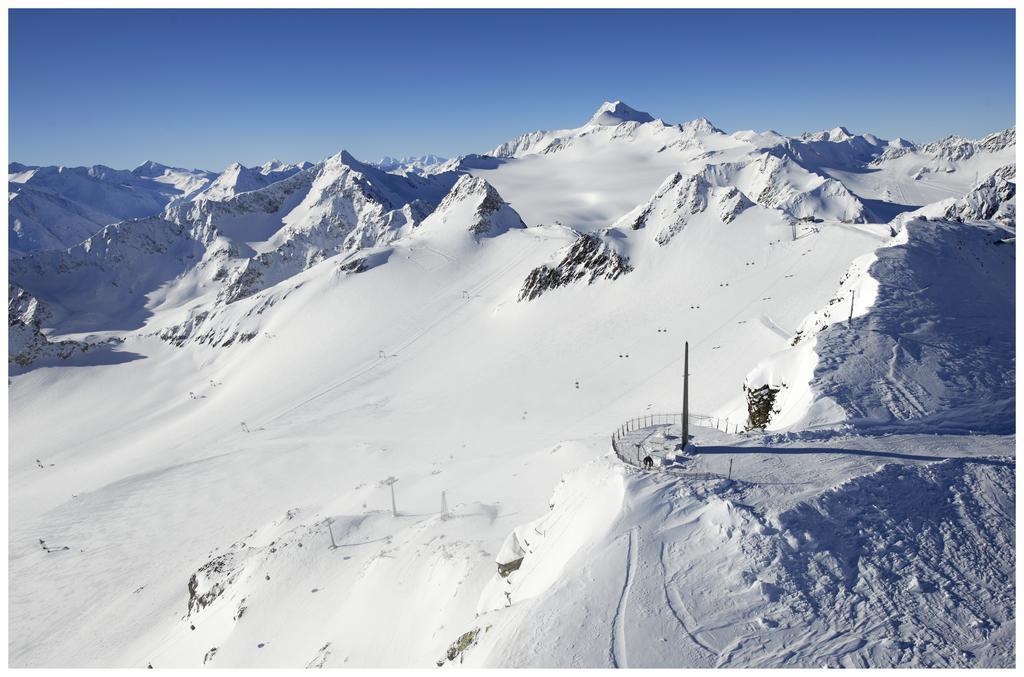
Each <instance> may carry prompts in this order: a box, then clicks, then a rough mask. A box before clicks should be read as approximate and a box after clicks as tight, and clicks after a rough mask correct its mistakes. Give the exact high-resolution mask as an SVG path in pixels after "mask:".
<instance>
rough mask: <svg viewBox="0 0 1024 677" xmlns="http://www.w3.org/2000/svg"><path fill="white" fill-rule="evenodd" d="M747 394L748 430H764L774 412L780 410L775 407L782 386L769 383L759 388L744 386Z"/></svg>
mask: <svg viewBox="0 0 1024 677" xmlns="http://www.w3.org/2000/svg"><path fill="white" fill-rule="evenodd" d="M743 390H744V392H746V394H747V416H748V418H747V430H764V429H765V428H766V427H767V426H768V423H769V422H770V421H771V417H772V414H777V413H779V411H778V410H777V409H774V408H773V407H774V406H775V396H776V395H778V394H779V391H780V390H781V388H772V387H771V386H770V385H768V384H767V383H766V384H764V385H763V386H760V387H759V388H747V387H746V386H743Z"/></svg>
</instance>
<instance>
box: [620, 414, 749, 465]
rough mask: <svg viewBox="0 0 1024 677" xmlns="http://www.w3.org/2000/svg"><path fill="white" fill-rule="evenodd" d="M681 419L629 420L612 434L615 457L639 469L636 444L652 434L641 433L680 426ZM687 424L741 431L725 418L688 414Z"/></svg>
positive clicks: (663, 416)
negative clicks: (627, 441)
mask: <svg viewBox="0 0 1024 677" xmlns="http://www.w3.org/2000/svg"><path fill="white" fill-rule="evenodd" d="M682 419H683V415H682V414H681V413H679V414H646V415H644V416H637V417H636V418H631V419H629V420H628V421H626V422H625V423H623V424H622V425H621V426H619V427H618V429H616V430H615V432H613V433H612V449H614V450H615V455H616V456H618V457H619V458H620V459H621V460H622V461H623V462H625V463H629V464H630V465H635V466H637V467H640V459H639V458H638V452H635V448H636V447H637V445H638V444H639V445H642V444H643V442H644V441H645V440H646V439H647V437H649V436H650V435H653V434H654V432H653V431H651V432H649V433H647V434H646V435H643V434H641V433H642V431H645V430H646V429H648V428H653V427H656V426H671V425H677V424H678V425H680V426H682V423H683V421H682ZM689 423H690V424H691V425H699V426H701V427H703V428H715V429H716V430H721V431H722V432H725V433H728V432H732V433H739V432H740V430H742V428H741V427H740V425H739V424H738V423H734V422H732V421H730V420H729V419H727V418H719V417H717V416H707V415H705V414H690V416H689ZM627 438H629V440H630V444H629V445H628V446H627V445H626V444H624V442H625V440H626V439H627ZM634 440H637V441H634Z"/></svg>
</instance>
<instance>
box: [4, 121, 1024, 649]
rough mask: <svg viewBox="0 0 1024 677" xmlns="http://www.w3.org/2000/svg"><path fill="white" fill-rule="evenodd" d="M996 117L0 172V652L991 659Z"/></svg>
mask: <svg viewBox="0 0 1024 677" xmlns="http://www.w3.org/2000/svg"><path fill="white" fill-rule="evenodd" d="M583 117H584V116H581V119H583ZM1015 142H1016V137H1015V130H1013V129H1009V130H1005V131H1001V132H996V133H993V134H991V135H989V136H987V137H985V138H982V139H977V140H970V139H963V138H960V137H948V138H946V139H942V140H939V141H934V142H931V143H921V144H918V143H914V142H911V141H908V140H905V139H893V140H886V139H881V138H878V137H876V136H874V135H872V134H868V133H864V134H855V133H853V132H851V131H850V130H848V129H846V128H844V127H836V128H834V129H831V130H826V131H819V132H808V133H805V134H803V135H800V136H797V137H787V136H783V135H781V134H778V133H776V132H773V131H770V130H768V131H761V132H756V131H736V132H727V131H724V130H721V129H719V128H717V127H715V125H714V124H713V123H712V122H710V121H709V120H706V119H697V120H691V121H687V122H682V123H672V122H666V121H664V120H661V119H657V118H655V117H654V116H652V115H650V114H648V113H645V112H642V111H639V110H637V109H634V108H631V107H630V106H628V105H626V104H625V103H623V102H620V101H615V102H606V103H604V104H603V105H601V106H600V107H599V108H598V109H597V110H596V111H595V112H594V113H593V115H592V116H591V117H590V118H589V119H588V120H587V121H586V122H585V123H584V124H583V125H582V126H580V127H578V128H574V129H561V130H552V131H532V132H528V133H525V134H523V135H522V136H520V137H518V138H515V139H511V140H508V141H506V142H504V143H502V144H500V145H498V146H496V147H494V148H493V149H491V150H489V151H486V152H481V153H479V154H472V155H466V156H461V157H456V158H451V159H444V158H441V157H438V156H432V155H431V156H423V157H408V158H402V159H395V158H384V159H382V160H381V161H380V162H377V163H371V162H365V161H362V160H359V159H357V158H355V157H353V156H352V155H351V154H350V153H348V152H347V151H344V150H342V151H340V152H338V153H336V154H334V155H331V156H329V157H327V158H325V159H324V160H322V161H320V162H317V163H309V162H306V163H301V164H293V165H288V164H284V163H281V162H277V161H271V162H267V163H266V164H264V165H262V166H260V167H252V168H250V167H244V166H242V165H240V164H237V163H236V164H233V165H231V166H230V167H228V168H227V169H226V170H225V171H223V172H221V173H219V174H217V173H214V172H209V171H204V170H185V169H177V168H171V167H166V166H164V165H160V164H157V163H155V162H148V163H146V164H144V165H142V166H140V167H138V168H136V169H134V170H130V171H122V170H114V169H110V168H107V167H102V166H94V167H87V168H86V167H83V168H67V167H29V166H25V165H20V164H17V163H12V164H11V165H10V166H9V177H8V186H9V189H8V192H9V224H8V232H9V241H10V253H9V280H8V319H9V333H8V338H9V355H8V365H9V398H10V408H9V415H10V438H9V442H10V455H9V462H8V464H9V466H8V467H9V489H10V497H11V498H10V505H11V519H10V530H9V571H10V574H9V576H10V580H9V589H10V602H9V609H10V610H9V624H10V634H9V655H10V664H11V666H13V667H57V666H76V667H86V666H88V667H115V666H116V667H145V666H147V665H152V666H153V667H157V668H160V667H202V666H206V667H326V668H336V667H432V666H441V667H445V668H458V667H460V666H467V667H713V666H717V667H787V666H788V667H825V666H827V667H1010V666H1012V665H1014V663H1015V644H1014V633H1015V603H1014V597H1015V587H1014V586H1015V582H1014V579H1015V541H1014V531H1015V472H1016V470H1015V453H1014V446H1015V432H1016V431H1015V422H1014V417H1015V409H1016V401H1015V389H1016V371H1015V368H1016V366H1015V365H1016V360H1015V345H1016V336H1015V325H1014V314H1015V268H1016V220H1015V205H1016V196H1015V193H1016V171H1015V164H1014V163H1015ZM481 150H483V149H481ZM684 342H688V343H689V351H690V358H689V360H690V362H689V403H690V410H691V412H692V413H693V414H694V415H695V416H696V415H700V417H699V418H695V423H694V424H693V425H691V428H690V434H691V436H692V437H691V439H689V440H687V441H686V442H687V447H686V450H685V453H679V454H673V458H674V459H675V460H674V461H672V462H671V463H668V462H667V461H665V462H663V459H662V458H661V457H659V466H658V467H657V468H655V469H653V470H651V471H645V470H643V469H641V468H638V467H636V466H635V465H634V464H631V463H629V462H624V461H623V460H622V459H620V458H619V457H617V456H616V455H615V453H614V452H613V451H612V446H611V443H610V436H611V435H612V434H613V433H615V432H616V431H619V430H621V429H622V426H623V424H624V423H626V422H627V420H631V419H634V418H635V417H641V418H640V420H645V419H644V418H643V417H649V416H650V415H652V414H665V413H671V412H675V413H678V412H679V411H680V407H681V406H682V378H683V345H684ZM648 425H649V424H648V423H646V422H645V423H643V426H648ZM642 431H646V432H642V435H640V436H639V437H637V444H638V446H637V454H638V455H639V453H640V450H642V449H653V448H654V446H652V445H658V444H661V445H666V444H670V443H672V442H671V440H673V439H674V440H676V441H677V442H678V441H679V440H678V435H679V434H680V432H679V426H678V425H676V426H675V427H672V426H669V427H666V428H663V429H656V428H654V427H650V428H648V427H642ZM673 435H675V436H676V437H673ZM631 439H632V438H631ZM645 445H646V446H645ZM645 453H646V452H645ZM651 453H654V452H651Z"/></svg>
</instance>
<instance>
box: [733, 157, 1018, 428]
mask: <svg viewBox="0 0 1024 677" xmlns="http://www.w3.org/2000/svg"><path fill="white" fill-rule="evenodd" d="M1007 174H1008V172H1007V171H1006V170H1004V171H1001V172H996V173H995V174H993V175H992V176H991V177H989V178H988V179H986V180H985V181H983V182H982V183H981V184H980V185H979V186H978V187H977V188H976V189H975V190H974V191H972V192H971V193H969V194H968V195H966V196H964V198H962V199H960V200H956V201H945V202H941V203H937V204H936V205H933V206H929V207H926V208H923V209H921V210H919V211H918V212H914V213H910V214H906V215H904V216H902V217H900V218H899V219H898V220H897V221H896V222H894V223H893V224H892V226H891V227H892V229H893V231H894V232H896V235H895V236H894V237H893V239H892V240H891V241H890V242H889V243H887V246H886V247H883V248H881V249H879V250H877V251H876V252H874V253H872V254H868V255H865V256H863V257H861V258H860V259H858V260H857V261H855V262H854V264H853V265H852V266H851V268H850V270H849V271H847V273H846V274H845V275H844V276H843V278H842V280H841V283H840V285H839V289H838V292H837V294H836V295H835V296H834V297H833V298H832V299H830V300H829V303H828V305H827V306H825V307H824V308H822V309H820V310H818V311H816V312H815V313H813V314H811V315H809V316H808V317H807V318H806V319H805V320H804V322H803V323H802V325H801V327H800V329H799V331H798V332H797V337H796V339H795V340H794V344H795V345H794V347H792V348H788V349H787V350H784V351H782V352H780V353H779V354H778V355H775V356H773V357H771V358H770V359H768V360H767V361H765V362H763V363H762V364H760V365H758V367H757V368H755V369H754V370H753V371H752V372H751V373H750V374H748V376H747V379H746V381H747V387H748V389H750V390H755V389H758V388H763V387H764V386H768V387H769V388H771V389H777V390H779V393H778V395H777V396H776V399H775V404H774V409H775V411H774V412H773V416H772V422H771V426H770V427H772V428H774V429H803V428H806V427H808V426H812V427H813V426H821V425H829V426H833V425H835V424H839V423H847V424H849V425H852V426H854V427H856V428H858V429H865V428H867V429H879V428H881V429H885V430H904V431H907V430H912V431H935V430H957V431H969V432H976V431H985V432H996V433H1003V432H1006V433H1010V432H1013V430H1014V418H1013V412H1014V406H1015V399H1014V389H1015V383H1016V378H1015V358H1014V341H1015V331H1014V319H1013V315H1014V308H1015V304H1016V298H1015V284H1014V276H1015V259H1016V256H1015V251H1014V244H1013V240H1014V237H1015V229H1014V224H1013V218H1014V217H1013V215H1014V213H1015V202H1016V197H1015V192H1016V191H1015V185H1014V183H1012V182H1011V181H1008V180H1007V179H1006V178H1005V177H1006V176H1007ZM1010 178H1011V179H1012V176H1011V177H1010ZM929 214H930V215H931V218H929ZM997 217H998V218H999V219H1000V220H995V219H996V218H997ZM990 219H991V220H990Z"/></svg>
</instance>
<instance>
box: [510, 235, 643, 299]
mask: <svg viewBox="0 0 1024 677" xmlns="http://www.w3.org/2000/svg"><path fill="white" fill-rule="evenodd" d="M632 270H633V267H632V266H630V265H629V259H627V258H625V257H622V256H620V255H619V253H618V252H616V251H614V250H613V249H611V247H609V246H608V245H607V244H606V243H604V242H602V241H601V239H600V238H599V237H597V236H596V235H591V234H589V233H585V234H583V235H580V236H579V238H578V239H577V240H576V242H574V243H573V244H572V246H571V247H570V248H569V251H568V252H567V253H566V255H565V257H564V258H563V259H562V260H561V261H559V262H558V265H556V266H555V267H554V268H552V267H550V266H538V267H537V268H534V269H533V270H532V271H530V274H529V275H527V277H526V281H525V282H524V283H523V288H522V290H521V291H520V292H519V299H518V300H519V301H532V300H534V299H536V298H537V297H539V296H540V295H541V294H543V293H544V292H546V291H549V290H551V289H555V288H557V287H564V286H566V285H569V284H572V283H573V282H576V281H578V280H581V279H583V278H587V284H593V283H594V282H595V281H596V280H598V279H602V278H603V279H606V280H615V279H617V278H618V277H619V276H620V275H624V274H626V273H629V272H631V271H632Z"/></svg>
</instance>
